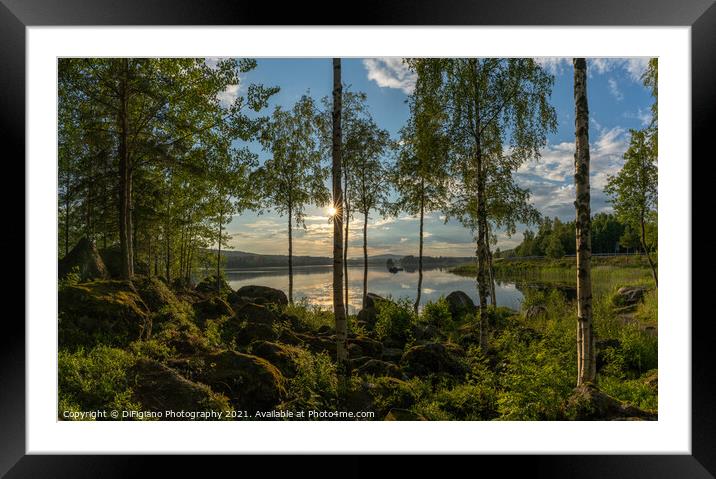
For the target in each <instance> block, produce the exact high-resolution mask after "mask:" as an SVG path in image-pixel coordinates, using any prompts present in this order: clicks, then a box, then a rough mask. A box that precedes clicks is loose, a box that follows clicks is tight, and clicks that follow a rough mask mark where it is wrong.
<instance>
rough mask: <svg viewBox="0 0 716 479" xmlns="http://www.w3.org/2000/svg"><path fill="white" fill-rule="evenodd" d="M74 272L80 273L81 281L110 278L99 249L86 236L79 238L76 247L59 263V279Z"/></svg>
mask: <svg viewBox="0 0 716 479" xmlns="http://www.w3.org/2000/svg"><path fill="white" fill-rule="evenodd" d="M72 272H76V273H77V274H79V278H80V281H90V280H93V279H109V270H108V269H107V266H106V265H105V264H104V261H103V260H102V257H101V256H100V254H99V252H98V251H97V247H96V246H95V244H94V242H93V241H91V240H90V239H88V238H86V237H85V238H82V239H81V240H79V242H78V243H77V244H76V245H75V247H74V248H72V250H71V251H70V252H69V253H67V254H66V255H65V257H64V258H62V259H61V260H60V261H59V262H58V264H57V273H58V277H59V279H64V278H66V277H67V275H68V274H70V273H72Z"/></svg>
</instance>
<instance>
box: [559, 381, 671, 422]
mask: <svg viewBox="0 0 716 479" xmlns="http://www.w3.org/2000/svg"><path fill="white" fill-rule="evenodd" d="M564 414H565V417H566V418H568V419H573V420H576V421H595V420H596V421H605V420H615V419H621V418H640V419H649V420H656V419H657V417H656V414H654V413H651V412H648V411H642V410H641V409H638V408H636V407H633V406H630V405H628V404H625V403H622V402H621V401H619V400H618V399H616V398H613V397H611V396H609V395H608V394H606V393H605V392H603V391H601V390H599V388H597V387H596V386H595V385H593V384H583V385H581V386H578V387H577V388H575V389H574V392H573V393H572V395H571V396H570V397H569V398H568V399H567V402H566V404H565V406H564Z"/></svg>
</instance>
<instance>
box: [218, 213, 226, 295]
mask: <svg viewBox="0 0 716 479" xmlns="http://www.w3.org/2000/svg"><path fill="white" fill-rule="evenodd" d="M223 221H224V211H223V210H220V211H219V248H218V250H217V251H216V292H217V293H220V292H221V225H222V223H223Z"/></svg>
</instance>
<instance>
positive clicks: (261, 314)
mask: <svg viewBox="0 0 716 479" xmlns="http://www.w3.org/2000/svg"><path fill="white" fill-rule="evenodd" d="M235 316H236V318H238V319H241V320H245V321H249V322H251V323H261V324H266V325H268V326H273V325H274V323H276V321H278V316H277V315H276V313H275V312H274V311H273V310H271V309H269V308H267V307H266V306H262V305H260V304H255V303H246V304H244V305H243V306H239V307H238V308H237V309H236V315H235Z"/></svg>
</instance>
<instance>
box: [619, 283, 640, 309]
mask: <svg viewBox="0 0 716 479" xmlns="http://www.w3.org/2000/svg"><path fill="white" fill-rule="evenodd" d="M647 291H648V290H647V288H645V287H643V286H624V287H623V288H619V289H618V290H617V294H616V295H615V296H614V298H613V302H614V304H615V305H616V306H621V307H624V306H635V305H636V304H637V303H640V302H642V301H643V300H644V294H645V293H646V292H647Z"/></svg>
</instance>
